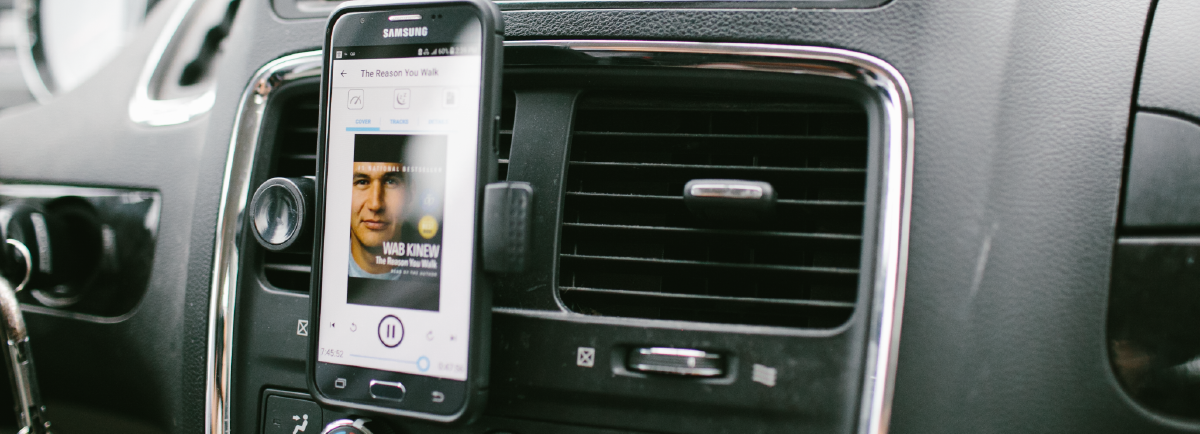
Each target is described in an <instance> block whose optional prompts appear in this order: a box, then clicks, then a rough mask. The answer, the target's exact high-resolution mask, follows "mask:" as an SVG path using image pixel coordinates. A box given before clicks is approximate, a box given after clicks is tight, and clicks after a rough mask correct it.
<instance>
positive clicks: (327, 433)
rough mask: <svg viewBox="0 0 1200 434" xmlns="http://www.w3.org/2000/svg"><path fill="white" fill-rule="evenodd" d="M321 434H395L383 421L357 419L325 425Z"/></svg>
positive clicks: (342, 420) (336, 421)
mask: <svg viewBox="0 0 1200 434" xmlns="http://www.w3.org/2000/svg"><path fill="white" fill-rule="evenodd" d="M321 434H396V431H395V430H393V429H392V427H390V426H388V425H387V424H385V423H383V421H377V420H371V419H366V418H359V419H356V420H350V419H341V420H335V421H333V422H332V423H330V424H329V425H325V429H324V430H322V431H321Z"/></svg>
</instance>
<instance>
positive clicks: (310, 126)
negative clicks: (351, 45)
mask: <svg viewBox="0 0 1200 434" xmlns="http://www.w3.org/2000/svg"><path fill="white" fill-rule="evenodd" d="M318 100H319V94H318V93H317V92H315V91H314V92H305V93H300V94H293V95H292V96H291V97H289V98H288V99H287V100H285V101H284V102H283V103H282V104H280V105H278V106H276V107H278V109H279V110H281V113H280V115H279V122H278V123H277V124H276V132H275V134H274V136H273V137H274V143H273V145H272V146H270V149H271V152H272V158H271V169H270V171H269V172H268V174H267V177H266V178H263V179H270V178H273V177H276V176H283V177H301V176H316V174H317V126H318V125H317V124H318V122H319V120H320V111H319V107H318V102H319V101H318ZM515 105H516V100H515V97H514V96H513V94H512V92H506V93H505V96H504V101H503V105H502V109H501V116H500V132H499V134H500V149H499V151H500V155H499V157H500V158H499V161H500V166H499V168H500V174H499V179H505V177H506V176H507V174H508V155H509V151H510V150H511V149H512V128H513V114H514V110H515ZM311 264H312V255H311V254H309V253H278V252H269V251H265V250H264V251H263V274H262V275H263V277H264V278H265V279H266V280H267V283H269V284H271V286H274V287H276V288H278V289H285V290H292V291H304V292H307V291H308V288H309V280H310V278H311V275H312V266H311Z"/></svg>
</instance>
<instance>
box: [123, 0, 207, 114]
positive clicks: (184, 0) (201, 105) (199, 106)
mask: <svg viewBox="0 0 1200 434" xmlns="http://www.w3.org/2000/svg"><path fill="white" fill-rule="evenodd" d="M195 4H196V0H180V1H179V4H177V5H175V10H174V11H171V16H170V17H169V18H168V19H167V24H166V26H164V27H163V31H162V33H161V34H159V36H158V40H157V41H155V42H154V47H153V48H151V49H150V56H149V57H147V58H146V64H145V65H143V66H142V75H140V76H139V77H138V81H137V85H136V86H135V87H134V88H133V97H132V98H130V99H129V119H130V120H132V121H134V122H136V123H139V124H143V125H148V126H152V127H157V126H164V125H177V124H182V123H184V122H187V121H190V120H192V118H195V117H196V116H199V115H202V114H204V113H207V112H208V111H209V110H211V109H212V107H213V103H214V102H216V100H217V85H216V83H215V82H213V83H211V84H209V85H208V89H206V90H205V91H204V92H203V93H201V94H199V95H191V96H185V97H181V98H175V99H154V98H152V97H151V96H150V86H152V85H153V84H154V83H153V82H154V79H155V75H157V73H158V72H160V71H159V66H161V63H162V59H163V55H164V54H166V52H167V48H169V47H170V46H171V43H172V42H173V41H174V40H175V34H176V33H177V32H178V31H179V29H180V27H182V25H183V22H184V20H185V19H186V18H187V16H188V14H189V13H190V12H191V11H192V6H193V5H195Z"/></svg>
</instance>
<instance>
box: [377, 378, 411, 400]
mask: <svg viewBox="0 0 1200 434" xmlns="http://www.w3.org/2000/svg"><path fill="white" fill-rule="evenodd" d="M369 390H370V392H371V397H372V398H375V399H386V400H389V401H397V402H399V401H403V400H404V394H405V393H406V392H407V391H406V390H405V389H404V384H401V383H400V382H399V381H396V382H392V381H379V380H371V386H370V389H369Z"/></svg>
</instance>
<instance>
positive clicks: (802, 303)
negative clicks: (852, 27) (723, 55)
mask: <svg viewBox="0 0 1200 434" xmlns="http://www.w3.org/2000/svg"><path fill="white" fill-rule="evenodd" d="M578 110H579V111H578V113H577V114H576V123H575V129H576V130H575V132H574V134H573V137H574V139H573V144H572V147H571V155H570V161H569V162H568V167H567V180H566V189H567V191H566V195H565V198H564V199H565V200H564V209H563V222H562V236H561V242H562V244H561V246H560V252H559V264H560V268H559V282H558V283H559V295H560V296H561V297H562V300H563V302H564V303H565V304H566V305H567V307H569V308H571V309H572V310H574V311H576V312H581V313H585V314H591V315H606V316H625V317H640V318H653V319H667V320H683V321H701V322H711V323H731V324H754V325H773V326H786V327H816V328H826V327H835V326H837V325H839V324H842V323H844V322H845V321H846V320H847V319H849V318H850V316H851V314H852V313H853V311H854V308H855V306H856V305H857V294H858V280H859V262H860V256H861V252H862V242H863V236H862V228H863V221H864V211H865V208H866V206H865V205H866V204H865V197H866V196H865V195H866V178H867V171H866V167H868V165H867V136H868V134H867V116H866V113H865V111H864V110H862V108H861V107H860V106H857V105H855V104H852V103H830V102H806V101H803V100H800V101H787V100H784V99H781V98H777V97H773V96H762V97H757V96H753V95H748V94H737V95H734V94H725V95H715V94H714V95H703V94H700V93H697V92H691V93H687V94H670V93H665V92H663V93H654V92H642V93H638V94H621V93H618V92H606V93H605V94H603V95H599V96H595V97H590V98H585V99H583V100H581V101H580V104H579V108H578ZM693 179H741V180H753V181H765V182H769V183H771V185H772V186H773V187H774V189H775V191H776V192H777V193H778V200H777V202H776V204H775V211H774V214H773V216H771V217H769V218H765V219H758V220H755V221H742V222H736V221H733V222H731V221H711V220H706V219H701V218H698V217H696V216H695V215H693V214H692V213H691V211H689V210H688V208H687V206H686V203H685V202H684V199H683V187H684V185H685V184H686V183H687V182H688V181H690V180H693Z"/></svg>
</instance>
